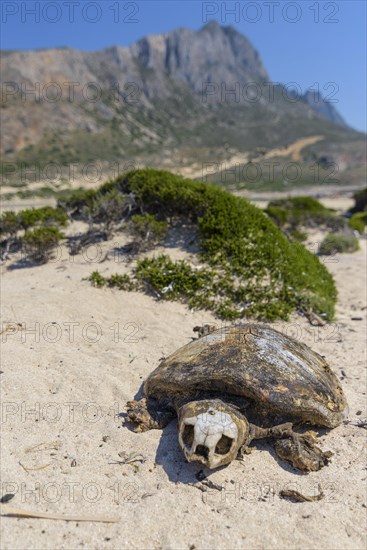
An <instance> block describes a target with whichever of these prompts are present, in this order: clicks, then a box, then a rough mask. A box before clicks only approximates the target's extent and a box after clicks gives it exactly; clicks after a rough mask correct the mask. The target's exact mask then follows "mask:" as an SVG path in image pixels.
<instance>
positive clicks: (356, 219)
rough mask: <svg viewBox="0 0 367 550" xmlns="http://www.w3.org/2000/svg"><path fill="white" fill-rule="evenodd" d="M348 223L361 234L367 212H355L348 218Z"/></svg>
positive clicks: (363, 229)
mask: <svg viewBox="0 0 367 550" xmlns="http://www.w3.org/2000/svg"><path fill="white" fill-rule="evenodd" d="M348 225H349V227H350V228H351V229H354V230H355V231H358V233H359V234H360V235H362V234H363V233H364V231H365V228H366V225H367V212H356V213H355V214H353V215H352V217H351V218H350V219H349V222H348Z"/></svg>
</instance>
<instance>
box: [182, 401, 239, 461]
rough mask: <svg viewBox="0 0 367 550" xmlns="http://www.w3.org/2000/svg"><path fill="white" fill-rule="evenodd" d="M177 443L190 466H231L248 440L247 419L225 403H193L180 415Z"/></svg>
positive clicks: (187, 404) (188, 404)
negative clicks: (196, 462) (199, 464)
mask: <svg viewBox="0 0 367 550" xmlns="http://www.w3.org/2000/svg"><path fill="white" fill-rule="evenodd" d="M178 428H179V432H178V441H179V444H180V447H181V449H182V451H183V452H184V455H185V457H186V459H187V460H188V461H189V462H193V461H198V462H201V463H202V464H204V465H205V466H206V467H207V468H211V469H212V468H218V467H219V466H224V465H225V464H229V463H230V462H232V460H234V459H235V458H236V456H237V452H238V450H239V448H240V447H241V445H243V444H244V443H245V442H246V441H247V439H248V437H249V423H248V422H247V420H246V418H245V417H244V416H243V415H242V414H241V413H240V412H239V411H237V410H236V409H235V408H234V407H231V406H230V405H228V404H227V403H224V402H223V401H220V400H217V399H213V400H203V401H190V402H189V403H186V405H183V406H182V407H181V408H180V409H179V411H178Z"/></svg>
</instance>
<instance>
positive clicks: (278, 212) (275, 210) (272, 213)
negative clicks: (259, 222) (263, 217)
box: [265, 206, 288, 227]
mask: <svg viewBox="0 0 367 550" xmlns="http://www.w3.org/2000/svg"><path fill="white" fill-rule="evenodd" d="M265 212H266V213H267V215H268V216H269V218H271V219H272V220H273V222H274V223H276V224H277V226H278V227H283V226H284V225H285V224H286V223H287V221H288V212H287V210H286V209H285V208H281V207H279V206H268V207H267V208H266V209H265Z"/></svg>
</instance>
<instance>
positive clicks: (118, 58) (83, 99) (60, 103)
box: [1, 22, 363, 166]
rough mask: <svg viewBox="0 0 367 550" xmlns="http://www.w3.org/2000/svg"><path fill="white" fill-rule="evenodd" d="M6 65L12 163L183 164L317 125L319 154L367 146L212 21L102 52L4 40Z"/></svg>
mask: <svg viewBox="0 0 367 550" xmlns="http://www.w3.org/2000/svg"><path fill="white" fill-rule="evenodd" d="M1 75H2V90H3V93H2V101H1V138H2V139H1V143H2V149H1V152H2V158H3V160H5V162H14V163H17V164H19V163H23V164H25V165H33V164H35V163H41V164H42V163H48V162H60V163H66V164H69V163H83V162H88V161H93V160H96V159H100V160H101V161H104V162H107V163H111V162H115V161H117V160H118V161H120V160H130V161H131V160H134V159H139V162H142V163H143V164H152V165H160V164H164V165H169V164H170V162H172V163H171V166H179V165H180V164H184V163H186V164H190V163H193V162H196V163H199V162H204V161H207V160H208V159H209V160H210V159H213V160H218V159H221V158H224V157H225V154H224V151H225V150H226V151H228V148H229V149H233V150H235V151H237V152H246V153H247V152H249V151H253V150H254V149H258V148H266V149H269V148H274V147H279V146H284V145H286V144H287V143H289V142H290V141H294V140H297V139H300V138H304V137H307V136H313V135H322V136H323V140H322V142H320V143H322V145H321V146H320V145H318V146H317V147H318V149H317V151H316V152H314V155H316V157H317V155H319V154H320V155H324V156H325V155H326V156H327V155H329V156H330V155H331V154H332V155H333V158H334V157H338V156H340V155H344V157H345V158H344V157H343V158H344V161H345V163H346V166H347V165H348V166H349V165H350V163H351V162H352V161H353V158H354V157H353V155H355V154H357V155H359V157H360V145H358V146H357V145H356V144H357V143H358V144H359V143H360V142H361V140H362V142H363V136H361V134H359V133H358V132H355V131H353V130H352V129H350V128H348V127H347V126H346V125H345V123H344V121H343V119H342V118H341V117H340V115H339V114H338V113H337V111H336V110H335V109H334V107H333V105H332V104H331V103H328V102H326V101H324V100H322V98H321V97H318V98H316V99H315V96H314V94H310V93H306V94H305V96H302V97H300V98H296V100H294V98H290V97H289V94H288V92H287V90H286V89H285V88H284V87H283V86H279V85H273V84H272V83H271V81H270V77H269V75H268V74H267V72H266V69H265V68H264V66H263V64H262V61H261V59H260V57H259V54H258V52H257V51H256V50H255V49H254V48H253V46H252V45H251V44H250V42H249V41H248V40H247V38H246V37H244V36H243V35H242V34H240V33H239V32H238V31H236V30H235V29H234V28H233V27H222V26H220V25H219V24H218V23H215V22H210V23H208V24H207V25H205V26H204V27H203V28H202V29H200V30H199V31H197V32H194V31H192V30H189V29H176V30H174V31H172V32H169V33H166V34H162V35H154V36H147V37H145V38H142V39H141V40H139V41H138V42H136V43H134V44H132V45H131V46H130V47H121V46H114V47H111V48H107V49H104V50H102V51H97V52H84V51H78V50H74V49H70V48H57V49H45V50H34V51H11V52H10V51H5V52H3V53H2V56H1ZM351 142H353V143H354V145H355V146H353V147H352V148H349V150H348V153H347V154H346V155H345V145H346V144H350V143H351ZM315 147H316V146H315ZM359 157H358V158H359ZM358 162H359V161H358Z"/></svg>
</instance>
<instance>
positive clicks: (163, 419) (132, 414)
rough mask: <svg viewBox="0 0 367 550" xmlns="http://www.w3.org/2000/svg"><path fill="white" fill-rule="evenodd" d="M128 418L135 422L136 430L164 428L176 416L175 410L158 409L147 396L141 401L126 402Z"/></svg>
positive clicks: (144, 430) (145, 430)
mask: <svg viewBox="0 0 367 550" xmlns="http://www.w3.org/2000/svg"><path fill="white" fill-rule="evenodd" d="M126 412H127V415H128V419H129V420H130V421H131V422H133V423H134V424H135V427H134V432H147V431H148V430H162V429H163V428H164V427H165V426H167V424H168V423H169V422H170V421H171V420H172V419H173V418H174V416H175V414H174V412H173V410H170V409H165V410H163V411H160V410H158V407H154V406H152V405H151V403H148V402H147V400H146V399H145V398H142V399H139V401H135V400H133V401H128V402H127V404H126Z"/></svg>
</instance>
